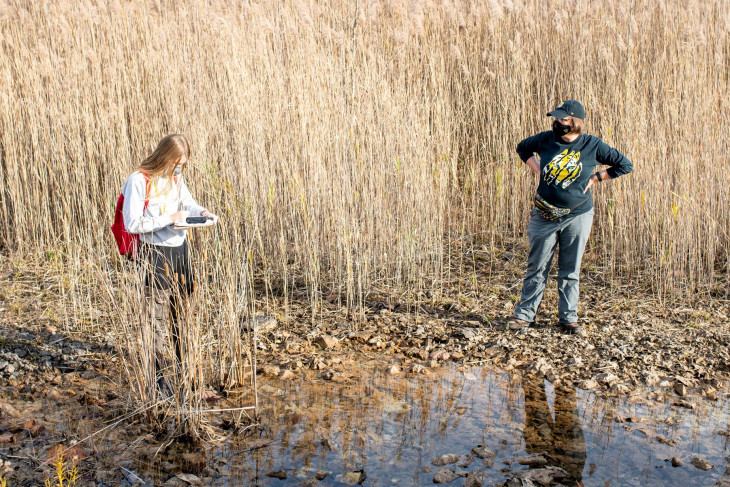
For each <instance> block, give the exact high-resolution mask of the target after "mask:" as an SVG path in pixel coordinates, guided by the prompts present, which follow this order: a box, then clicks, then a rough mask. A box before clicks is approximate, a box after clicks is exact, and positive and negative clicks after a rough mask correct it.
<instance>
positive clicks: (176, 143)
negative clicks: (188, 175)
mask: <svg viewBox="0 0 730 487" xmlns="http://www.w3.org/2000/svg"><path fill="white" fill-rule="evenodd" d="M183 156H185V158H186V159H189V158H190V145H189V144H188V141H187V139H186V138H185V136H184V135H182V134H170V135H166V136H165V137H163V138H162V140H160V143H159V144H157V148H156V149H155V150H154V151H153V152H152V154H150V155H149V156H147V158H146V159H145V160H144V161H142V164H140V165H139V168H138V170H139V171H140V172H143V173H145V174H147V176H149V178H150V180H151V181H152V182H153V183H157V181H158V180H159V179H160V178H161V177H166V178H167V179H168V182H169V184H168V187H167V188H165V189H164V190H163V191H162V192H163V193H167V192H168V191H170V189H172V176H173V173H174V171H175V166H177V164H178V162H179V161H180V159H181V158H182V157H183Z"/></svg>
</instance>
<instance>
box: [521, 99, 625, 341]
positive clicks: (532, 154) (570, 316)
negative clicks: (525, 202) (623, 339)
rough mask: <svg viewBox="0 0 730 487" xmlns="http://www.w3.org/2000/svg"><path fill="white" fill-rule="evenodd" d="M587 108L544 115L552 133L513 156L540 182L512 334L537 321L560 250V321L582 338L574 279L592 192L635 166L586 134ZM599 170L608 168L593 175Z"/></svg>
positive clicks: (576, 105) (572, 103)
mask: <svg viewBox="0 0 730 487" xmlns="http://www.w3.org/2000/svg"><path fill="white" fill-rule="evenodd" d="M585 115H586V113H585V109H584V108H583V105H581V104H580V102H578V101H576V100H566V101H564V102H563V103H562V104H561V105H560V106H558V107H557V108H555V110H552V111H551V112H549V113H548V116H550V117H553V123H552V130H548V131H545V132H540V133H539V134H537V135H533V136H532V137H528V138H527V139H525V140H523V141H522V142H520V143H519V144H518V145H517V153H518V154H519V156H520V158H521V159H522V161H523V162H525V163H526V164H527V165H528V166H529V167H530V168H531V169H532V170H533V171H535V173H537V174H538V176H539V177H540V184H539V186H538V188H537V193H536V194H535V209H534V210H532V212H531V213H530V223H529V224H528V225H527V235H528V238H529V241H530V255H529V257H528V260H527V273H526V275H525V279H524V281H523V285H522V295H521V297H520V300H519V302H518V303H517V305H516V306H515V313H514V318H513V319H511V320H510V321H509V322H508V327H509V328H510V329H512V330H518V329H521V328H524V327H526V326H528V325H530V324H531V323H533V322H534V320H535V315H536V313H537V308H538V306H539V305H540V302H541V301H542V295H543V292H544V291H545V285H546V282H547V276H548V273H549V272H550V265H551V262H552V259H553V254H554V253H555V249H556V248H559V250H558V295H559V302H558V319H559V324H560V326H561V327H562V329H563V330H564V331H566V332H568V333H581V332H582V328H581V325H580V323H579V321H578V278H579V274H580V263H581V259H582V257H583V251H584V249H585V245H586V242H587V241H588V236H589V235H590V232H591V226H592V224H593V196H592V195H591V192H590V188H591V186H593V185H594V184H598V183H600V182H601V181H605V180H607V179H613V178H617V177H619V176H621V175H623V174H628V173H630V172H631V171H632V169H633V165H632V164H631V161H629V160H628V159H627V158H626V157H625V156H623V155H622V154H621V153H620V152H618V151H617V150H616V149H614V148H612V147H610V146H608V145H607V144H606V143H605V142H603V141H602V140H601V139H599V138H598V137H595V136H592V135H588V134H585V133H584V130H585V128H584V127H585V125H584V122H583V120H584V119H585ZM600 165H608V166H610V167H609V168H608V169H606V170H602V171H599V172H596V173H594V172H593V171H594V169H595V168H596V167H597V166H600Z"/></svg>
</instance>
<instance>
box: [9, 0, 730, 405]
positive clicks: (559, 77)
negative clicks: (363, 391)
mask: <svg viewBox="0 0 730 487" xmlns="http://www.w3.org/2000/svg"><path fill="white" fill-rule="evenodd" d="M1 5H2V6H1V7H0V19H1V20H0V35H1V41H0V80H2V86H3V89H2V93H1V96H0V162H1V164H2V174H1V176H0V208H1V209H2V214H3V216H4V220H5V222H4V223H5V224H4V225H2V227H0V246H2V249H3V250H4V251H5V252H9V253H13V254H15V255H18V256H25V255H37V254H39V253H41V254H42V253H46V252H53V253H57V254H58V255H61V256H62V262H63V266H62V269H63V270H62V271H61V272H59V276H58V278H59V283H60V284H61V285H62V288H63V292H64V299H65V300H66V302H67V304H68V310H69V312H68V317H67V322H69V323H79V322H82V323H90V324H91V325H93V326H95V327H102V328H105V329H107V328H109V327H114V328H115V329H117V330H120V331H124V330H127V331H130V330H132V329H133V328H124V327H125V326H126V327H130V326H131V323H133V320H134V317H135V313H136V311H135V309H136V308H135V305H134V303H133V301H134V300H133V299H128V298H129V295H130V294H129V292H128V290H127V288H126V287H125V286H127V282H128V280H127V278H126V277H124V275H123V274H120V272H119V271H120V270H122V269H124V268H125V264H123V263H122V262H121V261H120V259H119V258H118V256H117V255H115V252H116V250H115V248H114V244H113V239H112V237H111V235H110V233H109V231H108V226H109V224H110V223H111V220H112V211H113V203H114V201H115V200H116V197H117V195H118V193H119V191H120V188H121V184H122V182H123V180H124V178H125V177H126V176H127V175H128V174H129V173H130V172H131V171H132V170H133V169H134V168H135V167H136V166H137V164H138V163H139V162H140V161H141V160H142V158H143V157H144V156H145V155H146V154H148V153H149V151H151V150H152V148H153V147H154V145H155V144H156V143H157V141H158V140H159V139H160V138H161V137H162V136H163V135H165V134H168V133H172V132H180V133H183V134H185V135H186V136H187V138H188V139H189V141H190V143H191V146H192V148H193V158H192V160H191V161H190V163H189V164H188V166H189V169H188V172H187V176H186V177H187V181H188V185H189V186H190V187H191V190H192V192H193V194H194V195H195V196H196V197H197V199H198V200H199V201H200V202H201V203H202V204H204V205H207V206H208V207H209V208H211V210H213V211H215V212H217V213H218V214H219V215H220V216H221V224H220V225H219V227H218V228H217V229H216V230H214V231H208V233H205V231H197V232H195V234H194V235H192V245H193V249H194V254H195V257H194V260H196V262H197V264H196V265H197V266H198V269H197V271H198V276H201V286H200V288H199V292H198V296H197V297H196V298H195V299H197V300H199V306H198V308H197V309H198V312H197V313H195V314H194V316H193V318H192V320H193V321H194V322H195V323H196V325H195V326H196V327H197V328H196V330H198V333H199V337H205V338H206V340H208V342H206V344H207V345H208V346H206V347H201V348H200V349H199V350H198V351H197V352H196V353H197V354H198V355H196V356H195V360H197V361H199V362H200V364H202V365H200V367H201V368H200V373H201V374H203V375H206V376H212V377H215V378H216V380H217V381H219V382H220V383H223V384H225V385H229V386H230V385H231V384H234V383H241V382H242V381H245V380H248V379H244V376H245V373H244V369H245V368H246V367H249V369H248V370H249V372H250V367H251V363H252V362H254V361H255V358H254V355H255V354H253V352H252V351H251V347H250V343H251V342H250V341H249V340H250V338H251V337H248V336H247V335H246V332H244V331H242V328H241V326H240V323H241V321H242V320H243V319H245V318H246V317H248V316H250V315H251V314H253V313H254V312H256V300H255V299H253V298H254V297H255V296H259V297H263V298H264V302H265V299H266V297H267V296H272V295H276V296H283V297H284V298H285V299H289V298H291V297H295V298H297V299H302V297H304V299H305V300H307V301H308V302H309V303H310V305H311V307H312V308H313V309H314V310H315V313H313V316H315V317H316V316H317V313H316V311H317V310H318V309H319V307H320V305H321V302H322V299H323V297H324V296H334V299H337V300H338V301H339V302H340V303H341V304H342V305H343V306H344V307H346V308H347V309H349V310H353V311H357V310H358V309H361V308H362V306H363V301H364V299H365V297H367V295H368V293H370V292H372V291H373V290H376V289H377V290H378V291H382V292H389V291H395V290H402V289H424V288H429V289H434V290H436V291H437V292H438V288H439V286H440V283H441V282H442V280H443V279H444V278H445V277H448V275H449V273H451V272H453V269H455V268H456V269H458V266H454V265H452V264H453V262H451V259H453V258H454V255H455V252H454V249H457V252H456V254H457V258H459V257H458V252H459V251H461V250H463V249H464V248H465V246H464V243H466V244H467V245H476V244H478V245H483V244H485V243H486V244H488V245H499V244H500V243H502V242H503V241H504V240H505V239H512V238H514V237H517V236H519V235H521V234H522V233H523V231H524V229H525V227H526V221H527V218H528V212H529V210H530V208H531V201H532V198H531V197H532V193H533V192H534V189H535V186H536V182H535V179H534V177H533V176H532V175H531V174H530V173H529V171H528V170H527V169H526V168H525V167H524V166H523V165H522V164H521V162H520V161H519V159H518V158H517V156H516V154H515V153H514V147H515V145H516V143H517V142H518V141H519V140H520V139H522V138H523V137H525V136H528V135H531V134H532V133H535V132H537V131H540V130H544V129H546V128H547V127H548V120H547V118H546V117H545V115H544V114H545V112H546V111H547V110H548V109H550V108H552V107H554V106H555V105H557V104H558V103H560V101H561V100H563V99H566V98H576V99H579V100H581V101H583V103H584V104H585V106H586V107H587V110H588V120H587V122H588V130H589V132H590V133H593V134H596V135H599V136H601V137H603V138H604V140H606V141H607V142H608V143H609V144H611V145H613V146H615V147H617V148H618V149H619V150H621V151H622V152H624V153H625V154H626V155H627V156H628V157H629V158H630V159H631V160H632V161H633V162H634V164H635V171H634V173H632V174H631V175H630V176H628V177H625V178H622V179H620V180H618V181H613V182H610V183H606V184H603V185H602V186H601V187H600V188H598V189H597V191H596V224H595V227H594V232H593V239H592V241H591V243H590V244H589V245H590V246H589V252H588V260H589V261H590V262H591V265H592V266H594V267H595V268H596V269H599V270H600V272H602V273H603V274H604V275H605V276H606V279H607V282H609V283H616V284H620V283H627V282H630V283H634V284H636V283H638V284H639V285H641V286H642V287H643V288H644V289H646V290H649V291H650V292H651V293H653V294H654V296H656V297H658V298H661V299H672V300H692V299H695V298H696V297H697V296H698V295H702V296H717V295H723V296H726V295H727V287H726V284H727V278H728V272H730V267H729V266H728V260H729V257H730V245H729V244H730V239H729V238H728V228H730V204H729V203H728V202H729V201H730V198H729V197H728V196H730V195H728V184H727V180H728V179H727V170H728V166H729V164H728V155H727V154H728V153H729V149H730V135H729V134H730V110H729V103H730V102H729V101H728V97H727V93H728V92H729V91H730V90H729V89H728V88H730V60H729V59H730V36H729V33H730V13H729V12H728V9H727V8H726V7H727V5H726V4H725V2H724V0H704V1H698V2H689V3H688V2H679V1H667V0H660V1H653V0H652V1H649V0H632V1H630V0H610V1H607V2H571V3H568V4H566V3H565V2H544V1H537V0H528V1H526V2H512V1H511V0H492V1H484V2H481V1H480V2H478V1H457V0H443V1H431V0H424V1H423V2H410V1H406V0H385V1H375V2H360V1H356V2H339V1H326V0H325V1H314V0H296V1H284V2H260V3H259V2H248V1H247V2H234V4H232V5H231V4H230V2H223V1H218V0H210V1H201V0H183V1H180V2H167V1H162V0H159V1H149V2H146V1H136V2H135V1H132V2H121V1H113V0H97V1H85V2H63V1H62V2H51V1H39V2H24V1H20V0H15V1H13V0H5V1H4V2H2V4H1ZM456 243H458V244H459V245H454V244H456ZM495 265H496V264H495ZM127 272H131V271H130V270H129V269H127ZM281 312H282V313H283V314H286V313H287V309H286V305H285V309H284V310H281ZM356 315H357V313H355V315H354V316H356ZM120 321H123V322H124V323H123V324H120ZM353 323H354V324H353V326H356V321H354V322H353ZM239 344H241V345H240V346H239ZM247 344H248V345H247ZM244 362H246V363H247V365H246V366H245V367H244ZM135 367H136V366H135ZM135 370H136V369H135ZM131 375H132V376H134V375H135V373H131ZM143 389H144V387H143V386H140V393H141V391H142V390H143Z"/></svg>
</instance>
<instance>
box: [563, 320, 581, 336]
mask: <svg viewBox="0 0 730 487" xmlns="http://www.w3.org/2000/svg"><path fill="white" fill-rule="evenodd" d="M560 328H562V329H563V331H564V332H565V333H567V334H569V335H578V334H581V332H582V331H583V327H581V326H580V323H578V322H577V321H576V322H573V323H560Z"/></svg>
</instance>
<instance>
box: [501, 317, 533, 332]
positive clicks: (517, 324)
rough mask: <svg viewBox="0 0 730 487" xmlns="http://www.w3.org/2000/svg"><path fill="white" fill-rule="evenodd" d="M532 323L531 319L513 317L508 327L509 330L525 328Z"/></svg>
mask: <svg viewBox="0 0 730 487" xmlns="http://www.w3.org/2000/svg"><path fill="white" fill-rule="evenodd" d="M531 324H532V323H530V322H529V321H525V320H521V319H519V318H512V319H511V320H509V321H508V322H507V329H509V330H522V329H523V328H527V327H528V326H530V325H531Z"/></svg>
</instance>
